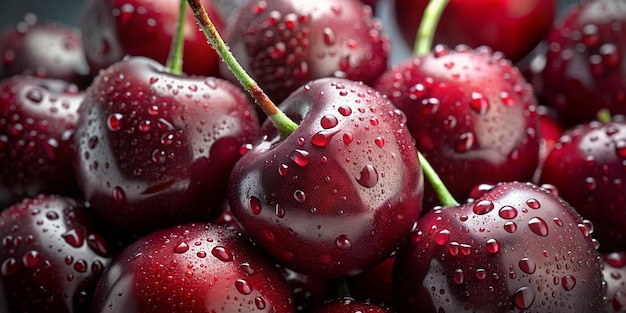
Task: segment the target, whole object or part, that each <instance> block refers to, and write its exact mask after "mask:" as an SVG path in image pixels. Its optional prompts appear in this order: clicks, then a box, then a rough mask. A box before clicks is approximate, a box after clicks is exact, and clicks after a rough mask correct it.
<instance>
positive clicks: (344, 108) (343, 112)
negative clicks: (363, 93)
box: [337, 105, 352, 116]
mask: <svg viewBox="0 0 626 313" xmlns="http://www.w3.org/2000/svg"><path fill="white" fill-rule="evenodd" d="M337 111H339V114H341V115H343V116H350V114H352V108H350V107H349V106H347V105H342V106H340V107H339V109H337Z"/></svg>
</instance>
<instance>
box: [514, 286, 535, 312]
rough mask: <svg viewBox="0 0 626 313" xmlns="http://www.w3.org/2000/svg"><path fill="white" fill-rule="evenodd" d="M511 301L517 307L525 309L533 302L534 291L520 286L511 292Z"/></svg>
mask: <svg viewBox="0 0 626 313" xmlns="http://www.w3.org/2000/svg"><path fill="white" fill-rule="evenodd" d="M513 302H515V306H516V307H517V308H518V309H520V310H527V309H529V308H530V306H531V305H532V304H533V302H535V292H534V291H533V290H532V289H531V288H530V287H527V286H524V287H520V288H519V289H517V290H516V291H515V293H514V294H513Z"/></svg>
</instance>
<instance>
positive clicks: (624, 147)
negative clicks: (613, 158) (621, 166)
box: [615, 139, 626, 158]
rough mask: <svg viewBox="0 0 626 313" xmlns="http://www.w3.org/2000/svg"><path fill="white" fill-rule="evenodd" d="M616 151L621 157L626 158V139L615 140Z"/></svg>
mask: <svg viewBox="0 0 626 313" xmlns="http://www.w3.org/2000/svg"><path fill="white" fill-rule="evenodd" d="M615 153H617V156H619V157H620V158H626V140H624V139H620V140H615Z"/></svg>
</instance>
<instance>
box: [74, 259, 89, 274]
mask: <svg viewBox="0 0 626 313" xmlns="http://www.w3.org/2000/svg"><path fill="white" fill-rule="evenodd" d="M88 268H89V266H88V265H87V261H85V260H83V259H80V260H78V261H76V263H74V270H76V271H77V272H79V273H84V272H86V271H87V269H88Z"/></svg>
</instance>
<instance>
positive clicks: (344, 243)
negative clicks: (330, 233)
mask: <svg viewBox="0 0 626 313" xmlns="http://www.w3.org/2000/svg"><path fill="white" fill-rule="evenodd" d="M335 245H336V246H337V248H339V249H340V250H348V249H350V248H351V247H352V243H351V242H350V240H349V239H348V237H347V236H346V235H339V236H338V237H337V238H335Z"/></svg>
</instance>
